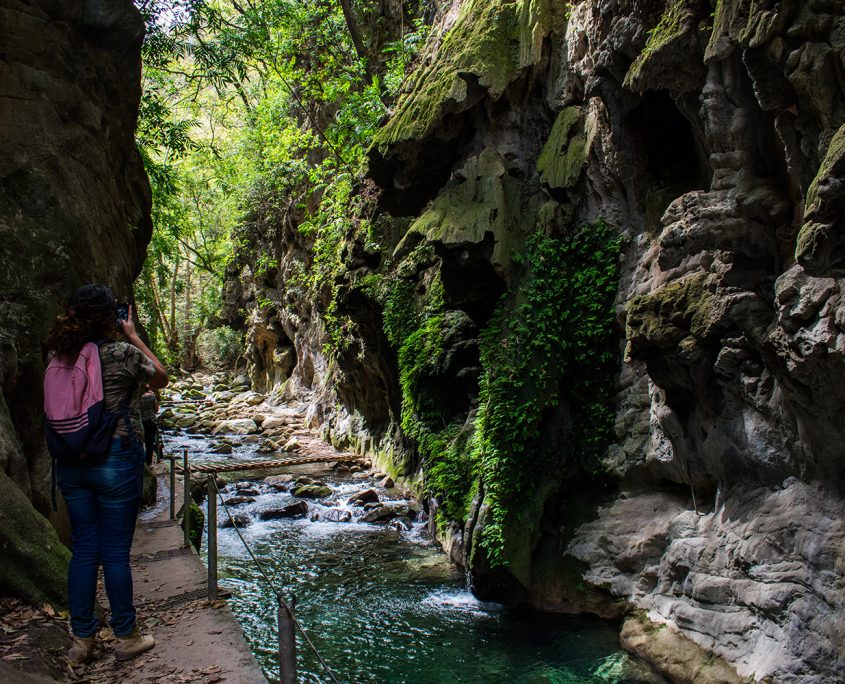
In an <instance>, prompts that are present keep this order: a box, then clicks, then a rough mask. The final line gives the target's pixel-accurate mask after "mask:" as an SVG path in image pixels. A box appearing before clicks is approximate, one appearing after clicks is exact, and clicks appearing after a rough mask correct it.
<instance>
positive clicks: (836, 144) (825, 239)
mask: <svg viewBox="0 0 845 684" xmlns="http://www.w3.org/2000/svg"><path fill="white" fill-rule="evenodd" d="M831 176H838V177H842V176H845V125H843V126H841V127H840V128H839V130H838V131H836V133H835V134H834V136H833V138H832V139H831V141H830V145H829V146H828V148H827V153H826V154H825V156H824V159H822V163H821V164H820V165H819V170H818V173H816V177H815V178H813V181H812V182H811V183H810V187H809V188H808V189H807V198H806V200H805V202H804V218H805V223H804V225H803V226H802V227H801V230H800V232H799V233H798V239H797V242H796V246H795V259H796V260H797V261H798V262H799V263H801V264H806V265H807V266H809V267H811V268H812V267H817V268H818V267H822V265H823V263H824V262H825V261H826V260H827V257H828V255H829V254H830V252H831V250H832V246H833V242H834V241H835V239H836V238H838V237H839V236H838V235H831V234H830V232H831V226H830V225H828V224H827V223H819V222H815V221H812V220H809V219H810V218H811V217H812V216H813V215H814V214H815V213H816V212H818V211H819V209H821V200H820V198H819V184H820V183H822V182H824V181H825V179H827V178H829V177H831Z"/></svg>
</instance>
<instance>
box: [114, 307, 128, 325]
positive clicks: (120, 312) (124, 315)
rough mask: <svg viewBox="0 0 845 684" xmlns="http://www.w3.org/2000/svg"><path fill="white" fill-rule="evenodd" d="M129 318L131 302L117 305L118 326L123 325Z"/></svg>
mask: <svg viewBox="0 0 845 684" xmlns="http://www.w3.org/2000/svg"><path fill="white" fill-rule="evenodd" d="M128 320H129V304H118V305H117V327H118V328H121V327H123V321H128Z"/></svg>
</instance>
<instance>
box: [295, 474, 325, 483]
mask: <svg viewBox="0 0 845 684" xmlns="http://www.w3.org/2000/svg"><path fill="white" fill-rule="evenodd" d="M295 482H296V484H298V485H311V484H319V485H324V484H326V483H325V482H321V481H319V480H315V479H314V478H313V477H308V476H307V475H300V476H299V477H297V478H296V480H295Z"/></svg>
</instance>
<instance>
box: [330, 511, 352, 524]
mask: <svg viewBox="0 0 845 684" xmlns="http://www.w3.org/2000/svg"><path fill="white" fill-rule="evenodd" d="M323 520H325V521H326V522H338V523H348V522H352V513H350V512H349V511H341V510H339V509H337V508H332V509H331V510H328V511H326V512H325V513H323Z"/></svg>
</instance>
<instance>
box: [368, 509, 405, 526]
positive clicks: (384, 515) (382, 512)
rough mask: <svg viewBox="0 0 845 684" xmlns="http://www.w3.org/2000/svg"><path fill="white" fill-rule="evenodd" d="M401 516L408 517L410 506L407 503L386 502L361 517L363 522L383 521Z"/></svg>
mask: <svg viewBox="0 0 845 684" xmlns="http://www.w3.org/2000/svg"><path fill="white" fill-rule="evenodd" d="M401 517H408V506H406V505H405V504H385V505H383V506H379V507H378V508H375V509H373V510H372V511H370V512H369V513H367V514H366V515H365V516H364V517H362V518H361V522H365V523H383V522H389V521H390V520H393V519H394V518H401Z"/></svg>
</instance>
